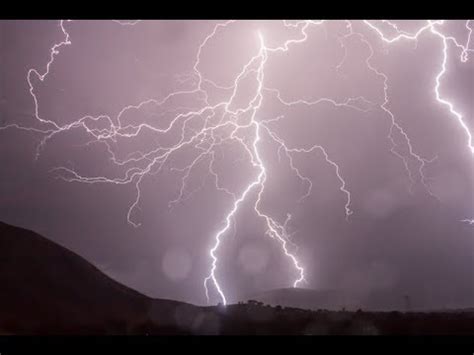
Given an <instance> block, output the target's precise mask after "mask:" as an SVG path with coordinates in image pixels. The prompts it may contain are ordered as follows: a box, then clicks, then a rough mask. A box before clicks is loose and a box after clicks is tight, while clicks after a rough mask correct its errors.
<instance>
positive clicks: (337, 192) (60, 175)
mask: <svg viewBox="0 0 474 355" xmlns="http://www.w3.org/2000/svg"><path fill="white" fill-rule="evenodd" d="M219 23H220V24H224V23H225V21H217V22H216V21H142V22H138V23H136V24H133V25H123V24H119V23H117V22H113V21H73V22H65V23H64V24H63V28H64V30H65V33H63V32H62V30H61V27H60V25H59V21H0V26H1V27H0V35H1V38H0V46H1V48H0V62H1V69H0V70H1V75H0V95H1V97H0V100H1V101H0V126H4V127H9V128H6V129H3V130H0V166H1V169H0V220H2V221H4V222H7V223H11V224H14V225H18V226H21V227H25V228H30V229H33V230H35V231H37V232H38V233H41V234H42V235H44V236H47V237H48V238H50V239H52V240H54V241H55V242H57V243H59V244H61V245H64V246H66V247H67V248H69V249H71V250H73V251H75V252H77V253H78V254H80V255H82V256H83V257H85V258H86V259H87V260H89V261H90V262H92V263H93V264H94V265H96V266H97V267H99V268H100V269H101V270H103V271H104V272H106V273H107V274H108V275H110V276H112V277H113V278H115V279H117V280H118V281H120V282H123V283H125V284H126V285H128V286H131V287H133V288H135V289H137V290H138V291H140V292H143V293H145V294H147V295H150V296H153V297H162V298H173V299H177V300H184V301H189V302H192V303H196V304H205V303H206V294H205V289H204V287H203V281H204V279H205V278H206V277H207V276H208V275H209V272H210V269H211V263H212V259H211V258H210V255H209V250H210V249H211V248H212V247H213V246H214V243H215V236H216V234H217V233H218V232H219V230H222V229H223V228H224V227H225V226H226V225H225V222H226V217H227V216H228V215H229V214H230V213H231V211H232V210H233V207H235V206H234V202H235V201H234V200H233V198H236V199H237V200H238V199H239V197H241V196H242V193H243V192H244V191H245V190H246V189H247V188H248V187H249V186H250V185H251V184H252V182H254V181H257V184H256V185H255V186H254V187H253V188H252V189H251V190H250V191H249V193H248V194H247V195H246V196H245V199H244V200H243V201H242V202H241V203H240V204H238V206H237V207H238V208H236V212H235V214H232V216H231V217H232V218H230V221H231V223H230V226H229V229H228V230H227V231H226V233H224V234H223V235H222V238H221V244H220V245H219V248H218V249H217V250H216V255H218V257H219V261H218V264H217V269H216V272H215V277H216V280H217V281H218V283H219V285H220V287H221V288H222V290H223V292H224V293H225V296H226V299H227V301H229V302H232V301H236V300H238V299H239V297H242V296H243V295H246V294H249V293H255V292H258V291H262V290H267V289H271V288H277V287H289V286H291V285H293V283H294V282H295V280H297V279H298V278H299V276H300V274H299V272H298V270H297V269H296V268H295V265H294V261H293V260H291V258H290V257H288V256H286V255H285V253H284V251H283V250H282V244H281V241H280V240H279V238H283V240H285V243H286V248H287V249H288V252H289V253H290V254H291V255H292V256H294V257H295V258H296V259H295V260H297V263H298V265H299V266H300V267H302V268H304V276H305V280H306V281H305V282H300V283H299V284H298V286H300V287H308V288H314V289H327V288H335V289H345V290H349V291H353V292H366V293H370V292H371V291H372V290H378V289H384V290H393V292H398V293H400V294H409V295H411V297H412V299H413V303H414V304H417V305H419V306H423V307H432V306H433V307H434V306H436V307H438V306H449V307H464V306H473V305H474V304H473V303H472V300H473V299H474V282H473V273H474V229H473V228H474V226H473V225H469V224H468V223H466V222H461V220H463V219H472V218H474V170H473V167H474V154H473V153H472V152H471V151H470V149H469V146H468V144H469V143H468V135H467V134H466V131H465V130H464V129H463V127H462V126H461V124H460V122H459V121H458V120H457V118H456V117H455V115H453V114H451V113H450V111H449V108H448V107H447V106H446V105H444V104H443V103H441V102H439V101H437V98H436V91H435V87H436V77H437V75H438V73H440V71H441V69H442V63H443V49H444V48H443V45H444V44H443V37H444V38H448V40H447V42H446V43H447V57H446V58H447V66H446V72H445V73H444V75H443V76H442V78H441V81H440V83H441V85H440V89H439V91H440V93H441V96H442V98H443V99H446V100H449V102H451V103H452V104H453V105H454V106H453V107H454V109H455V111H456V112H458V113H460V114H461V115H462V119H463V122H465V124H466V127H467V128H468V129H470V131H471V132H472V131H474V122H473V119H472V117H473V115H474V106H473V102H474V101H473V98H474V66H473V59H472V53H471V49H474V44H472V43H470V42H469V35H470V30H469V29H470V26H472V27H474V23H472V22H466V21H447V22H446V23H444V24H434V25H432V27H429V26H427V21H395V22H393V24H396V25H397V26H398V31H399V32H398V33H406V34H407V35H406V37H411V36H412V34H414V33H416V32H417V31H418V30H420V29H421V28H423V27H426V30H424V31H423V32H421V33H420V34H419V36H418V39H417V40H412V39H410V38H401V39H400V40H399V41H396V42H394V43H390V44H389V43H384V41H383V40H382V38H381V37H380V35H379V34H378V33H377V31H376V29H379V30H380V31H382V32H381V33H383V34H384V35H385V36H386V37H385V38H386V39H388V40H389V39H391V38H395V37H396V36H397V29H396V28H395V27H394V26H393V25H390V24H389V23H383V22H381V21H373V22H370V24H373V26H377V27H376V29H374V28H371V27H370V26H368V25H367V24H365V23H363V22H361V21H352V22H351V23H352V25H351V26H348V24H349V22H344V21H328V22H325V23H323V24H319V23H318V22H317V23H311V24H306V23H303V22H301V23H294V22H291V21H290V22H288V23H284V22H283V21H237V22H234V23H225V25H220V26H217V25H218V24H219ZM216 26H217V27H216ZM214 30H215V33H214V34H213V35H212V33H213V31H214ZM400 31H405V32H400ZM66 33H67V34H69V41H70V43H69V44H66V45H62V46H61V47H59V48H58V54H56V55H55V56H54V61H53V62H52V64H51V65H50V67H49V72H48V73H47V75H46V76H44V80H40V78H39V77H38V75H36V73H38V74H40V75H41V74H44V73H45V71H46V69H47V68H46V65H47V63H48V61H49V60H50V55H51V48H52V47H53V45H54V44H55V43H56V44H58V43H61V42H62V41H64V40H65V34H66ZM437 33H438V34H437ZM206 38H208V40H207V41H206ZM288 41H290V42H288ZM292 41H293V42H292ZM285 42H286V43H287V44H288V47H287V48H285ZM456 43H458V46H456V45H455V44H456ZM279 47H280V48H281V49H284V50H280V51H278V50H275V49H276V48H279ZM463 47H464V48H465V49H466V50H465V53H464V55H465V57H463V54H462V53H463ZM286 49H287V50H286ZM371 50H372V51H373V54H371ZM198 54H199V56H198ZM469 55H471V57H469ZM462 58H464V59H465V60H461V59H462ZM246 65H247V66H246ZM32 68H33V69H35V70H37V72H36V73H35V72H30V82H31V85H32V88H33V91H32V93H30V87H29V84H28V81H27V77H28V71H29V70H30V69H32ZM239 73H241V74H242V75H241V76H240V77H239ZM384 77H385V78H386V81H385V83H386V84H387V90H386V91H385V92H384V80H385V79H384ZM200 79H201V82H200ZM199 83H200V84H199ZM199 85H200V86H199ZM259 85H261V86H259ZM173 93H174V94H173ZM32 94H33V95H34V96H32ZM259 94H260V95H259ZM385 94H386V95H387V99H388V101H387V102H385ZM170 95H171V96H170ZM34 98H36V100H37V102H38V117H35V101H34ZM165 98H168V99H167V100H165ZM350 98H352V100H349V101H348V99H350ZM152 99H153V100H154V101H147V100H152ZM320 99H323V100H322V101H321V102H318V103H314V104H310V105H308V104H307V103H310V102H316V101H317V100H320ZM206 100H207V101H206ZM252 100H253V101H252ZM162 101H164V102H163V103H162V104H161V103H160V104H157V102H162ZM224 102H228V105H219V103H224ZM384 102H385V104H384ZM140 103H144V104H142V105H141V106H140V107H139V108H129V109H127V110H125V111H123V109H124V108H126V107H128V106H134V105H136V106H137V105H139V104H140ZM289 103H291V104H289ZM206 107H207V109H206ZM239 110H240V111H239ZM121 111H123V114H122V115H121V116H120V117H119V118H118V115H119V114H120V112H121ZM189 112H195V114H193V115H191V114H189ZM391 115H393V117H394V120H395V121H394V122H395V124H392V119H391ZM85 116H90V118H88V119H83V117H85ZM38 118H41V119H43V120H48V121H50V122H49V123H41V122H39V120H38ZM277 118H278V119H277ZM74 122H76V125H75V126H73V127H71V128H67V125H69V124H72V123H74ZM12 125H18V126H22V127H28V128H30V129H29V130H25V129H18V128H15V127H12ZM137 127H142V129H141V130H138V128H137ZM168 127H170V129H169V130H168V131H166V132H162V131H163V130H165V129H167V128H168ZM257 127H258V129H257ZM234 129H235V130H234ZM34 130H36V131H34ZM38 130H42V131H48V130H50V132H54V134H53V135H52V136H51V138H49V139H47V140H46V141H45V144H44V145H40V143H41V142H42V140H43V139H45V137H46V135H47V134H46V133H41V132H39V131H38ZM159 130H161V132H159ZM257 130H258V132H259V136H260V140H259V141H258V142H257V143H256V146H255V145H254V142H255V138H256V135H257ZM193 137H194V138H196V139H194V140H193ZM188 140H190V142H191V143H190V144H184V145H182V146H181V145H180V144H181V143H182V142H183V141H188ZM279 142H285V146H283V147H282V146H281V145H280V143H279ZM392 142H394V143H395V144H396V147H395V148H393V149H392ZM410 145H411V152H410ZM173 147H178V148H177V149H174V148H173ZM285 147H286V150H285ZM311 147H316V148H314V149H313V150H311V151H309V150H310V148H311ZM317 147H322V149H324V151H323V150H321V148H317ZM293 148H294V149H305V150H307V151H308V152H302V151H300V152H297V151H292V150H291V149H293ZM254 149H256V150H254ZM391 150H393V151H391ZM37 152H39V155H38V157H37V159H36V154H37ZM168 153H169V154H168ZM256 153H257V154H258V155H256ZM324 153H326V154H327V159H328V161H326V159H325V155H324ZM163 154H164V156H166V159H159V158H157V157H159V156H162V155H163ZM166 154H168V155H166ZM144 155H146V156H144ZM435 157H436V159H434V160H432V159H433V158H435ZM112 158H113V159H112ZM197 158H199V159H197ZM290 158H291V161H290ZM154 159H155V160H154ZM156 159H157V160H156ZM259 159H260V160H261V161H259ZM423 159H425V160H423ZM124 160H128V162H126V163H124V164H122V163H120V162H122V161H124ZM431 160H432V161H431ZM193 161H195V162H196V163H195V164H194V165H192V163H193ZM252 161H253V163H254V165H252ZM423 161H424V162H425V163H423ZM405 163H406V166H405ZM422 164H424V165H422ZM191 166H192V169H187V168H189V167H191ZM262 166H263V167H264V170H265V181H261V180H258V178H259V173H260V172H261V171H262V170H261V168H262ZM292 166H293V169H292ZM58 167H62V168H65V169H60V170H57V169H56V170H54V169H55V168H58ZM147 167H149V169H148V170H147ZM336 167H337V169H338V170H336ZM421 167H423V168H422V169H421V170H420V168H421ZM420 171H421V173H422V174H423V176H422V175H421V174H420ZM73 172H75V173H76V174H78V175H77V176H82V177H83V178H82V180H83V181H82V182H80V181H70V180H71V179H72V178H73V177H74V176H75V175H74V174H73ZM337 173H339V175H340V176H339V177H338V175H337ZM298 175H299V176H298ZM132 176H133V178H132ZM410 176H411V179H412V180H413V181H412V182H411V181H410ZM97 177H101V179H99V180H97V179H96V178H97ZM127 178H130V181H129V183H124V184H122V183H118V182H120V181H122V180H127ZM87 179H89V180H87ZM90 179H92V180H90ZM183 179H184V180H183ZM100 180H102V181H103V180H106V181H105V182H101V181H100ZM309 181H310V182H311V184H312V188H311V190H308V187H309ZM86 182H94V183H86ZM216 182H217V183H218V187H219V188H216ZM343 182H344V185H341V184H342V183H343ZM137 183H139V184H138V189H139V191H140V193H139V197H140V198H139V199H138V200H137V197H138V195H137V185H136V184H137ZM183 183H184V184H183ZM224 190H225V191H224ZM226 191H227V192H226ZM259 191H261V195H260V202H259V204H258V212H257V211H256V210H255V208H254V206H255V203H256V201H257V200H258V196H259V194H258V192H259ZM229 192H230V194H229ZM180 193H182V194H181V196H180ZM307 193H308V195H307V197H306V198H304V199H303V200H301V198H302V197H303V196H305V195H306V194H307ZM348 193H349V194H350V200H348ZM232 194H234V197H232ZM136 200H137V201H138V202H137V203H136V204H135V206H134V202H135V201H136ZM174 200H176V203H172V204H171V205H170V202H171V201H174ZM348 203H349V204H348ZM346 205H347V206H348V208H349V209H350V211H352V214H350V216H346V210H345V206H346ZM259 213H260V214H261V215H259ZM127 215H128V216H127ZM289 215H291V218H290V219H288V216H289ZM265 216H266V217H268V218H270V220H271V221H272V222H268V220H266V219H265ZM127 219H128V220H127ZM285 221H286V222H287V223H285ZM268 223H270V225H273V226H274V227H275V229H276V230H278V231H280V232H279V234H278V235H271V233H270V234H269V233H267V232H268V230H269V224H268ZM272 223H274V224H272ZM133 224H136V225H138V226H137V227H134V225H133ZM283 229H284V230H285V232H284V233H283ZM271 236H273V238H272V237H271ZM286 238H289V239H288V240H286ZM208 287H209V295H210V302H211V303H216V302H218V301H220V298H219V294H218V292H216V288H215V286H214V284H213V283H212V280H210V282H209V283H208Z"/></svg>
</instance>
